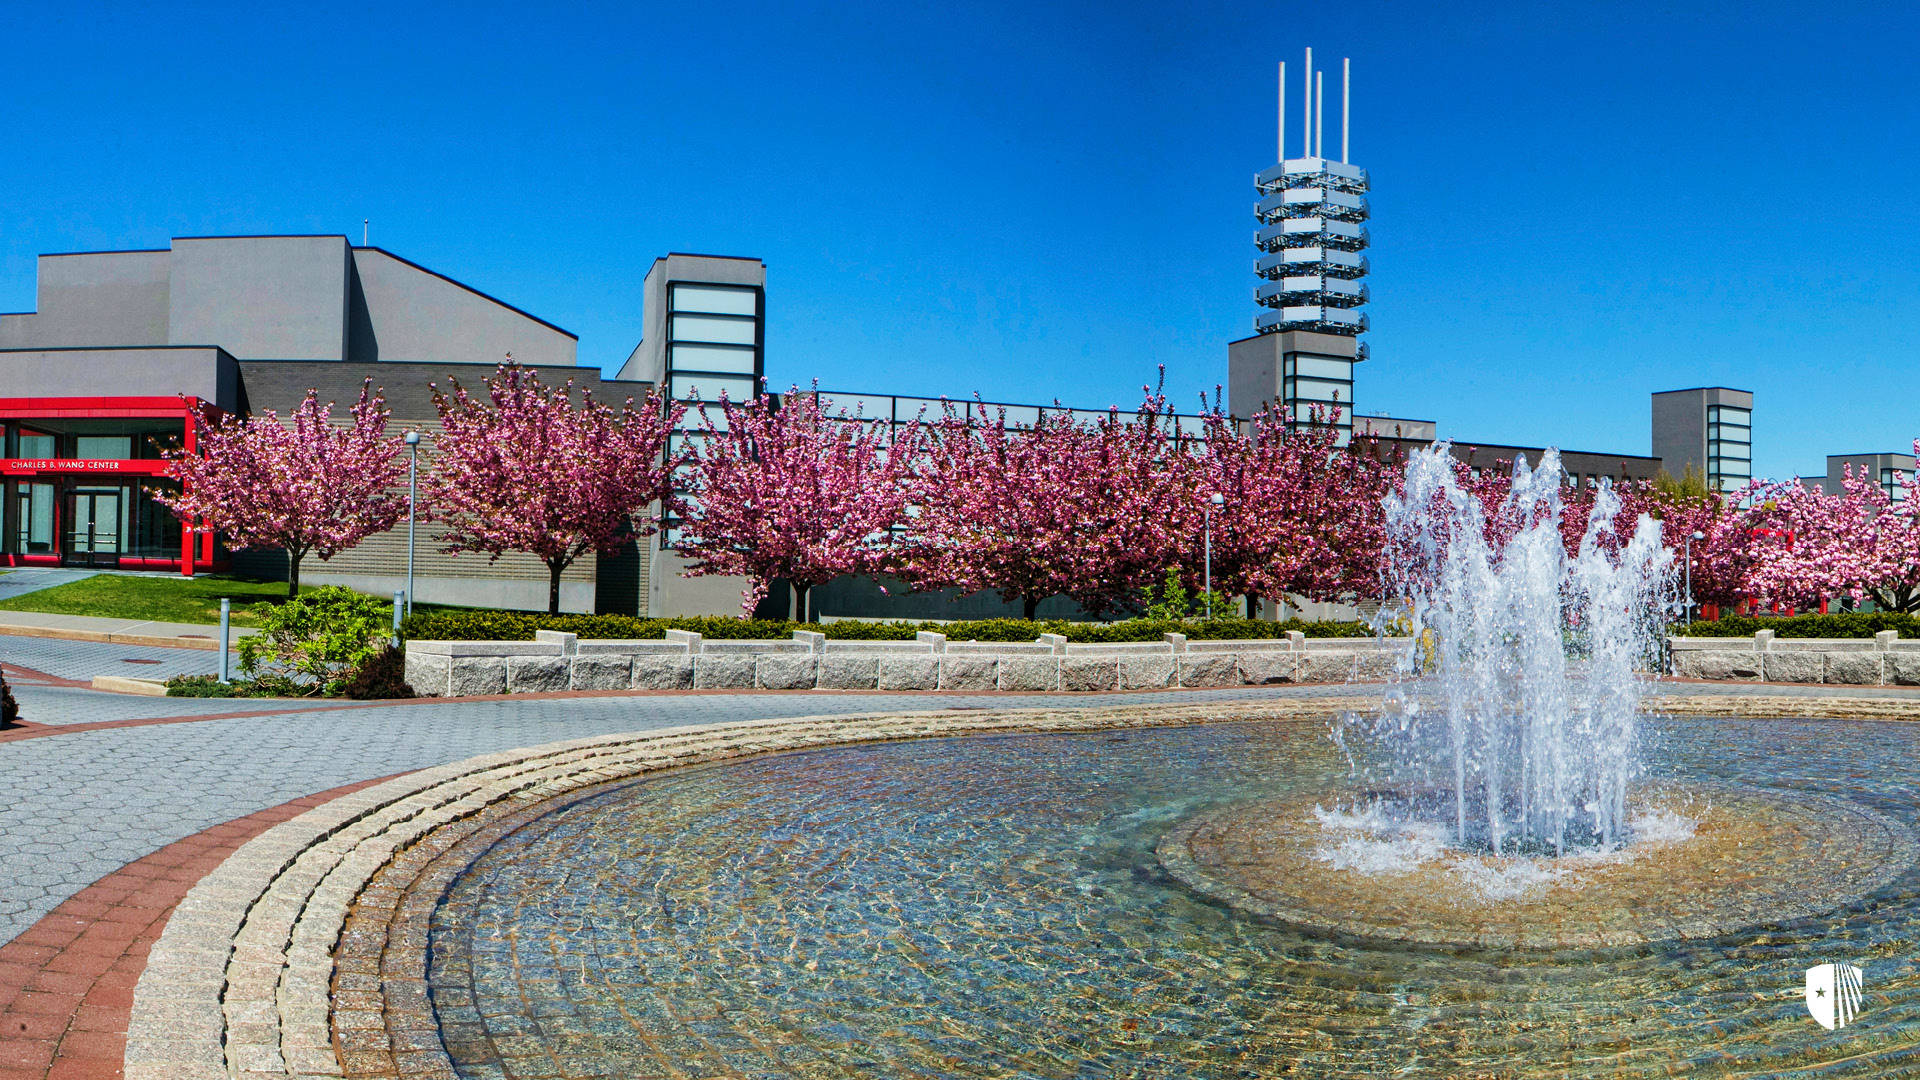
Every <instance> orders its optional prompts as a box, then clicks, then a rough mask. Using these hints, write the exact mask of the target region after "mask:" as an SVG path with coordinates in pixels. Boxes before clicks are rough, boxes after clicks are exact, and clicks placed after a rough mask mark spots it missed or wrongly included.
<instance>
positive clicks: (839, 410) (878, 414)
mask: <svg viewBox="0 0 1920 1080" xmlns="http://www.w3.org/2000/svg"><path fill="white" fill-rule="evenodd" d="M820 411H821V412H822V413H823V414H825V415H827V416H834V415H840V416H849V417H851V416H858V417H860V419H862V420H873V419H880V420H892V419H893V399H892V398H890V397H885V396H883V395H880V394H821V395H820Z"/></svg>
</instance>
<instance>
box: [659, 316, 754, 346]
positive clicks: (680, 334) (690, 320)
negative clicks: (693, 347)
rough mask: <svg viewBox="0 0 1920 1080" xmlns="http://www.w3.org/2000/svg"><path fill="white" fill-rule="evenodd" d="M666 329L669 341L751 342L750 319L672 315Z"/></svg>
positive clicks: (738, 343) (751, 326)
mask: <svg viewBox="0 0 1920 1080" xmlns="http://www.w3.org/2000/svg"><path fill="white" fill-rule="evenodd" d="M670 319H671V321H672V325H671V326H670V327H668V329H667V338H668V339H669V340H671V341H704V342H713V343H715V344H720V345H751V344H753V343H754V342H753V336H754V335H753V331H754V322H753V320H752V319H733V318H723V317H721V316H717V315H673V316H670Z"/></svg>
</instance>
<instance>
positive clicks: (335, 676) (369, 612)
mask: <svg viewBox="0 0 1920 1080" xmlns="http://www.w3.org/2000/svg"><path fill="white" fill-rule="evenodd" d="M390 611H391V609H390V608H389V607H388V605H387V604H384V603H382V602H381V601H379V600H376V599H374V598H373V597H371V596H363V595H361V594H360V593H357V592H354V591H353V590H352V589H347V588H342V587H341V586H338V585H323V586H321V587H320V588H317V589H314V590H312V591H311V592H308V593H306V594H304V595H301V596H298V597H295V598H294V599H292V600H289V601H287V602H286V603H284V604H281V605H279V606H277V607H274V608H272V609H270V610H269V611H268V612H267V614H266V615H265V616H264V617H263V618H262V619H261V621H260V632H259V633H258V634H254V635H252V636H250V637H245V638H242V639H241V640H240V670H241V671H243V672H245V673H247V674H248V675H250V676H254V678H255V681H256V682H262V681H280V682H284V683H287V684H289V685H291V684H297V683H304V684H306V685H307V692H308V693H323V694H333V693H338V692H339V688H340V687H339V684H340V682H341V680H342V679H343V678H345V676H346V675H347V674H348V673H349V672H351V671H353V670H354V669H356V668H358V667H360V666H361V665H362V664H365V663H366V662H367V661H368V660H371V659H372V658H373V656H374V655H375V654H376V653H378V652H379V651H380V650H381V649H383V648H385V647H386V637H387V633H388V623H387V619H388V615H389V612H390Z"/></svg>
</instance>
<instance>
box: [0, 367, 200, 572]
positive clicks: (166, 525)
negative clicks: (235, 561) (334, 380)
mask: <svg viewBox="0 0 1920 1080" xmlns="http://www.w3.org/2000/svg"><path fill="white" fill-rule="evenodd" d="M203 410H204V411H206V412H207V413H209V414H210V415H211V416H217V415H218V410H216V409H213V408H211V407H210V406H209V405H208V404H207V403H206V402H204V401H202V400H201V399H199V398H196V397H182V396H173V397H65V398H52V397H49V398H38V397H32V398H0V426H3V427H4V430H5V442H4V448H0V478H4V481H5V484H6V491H5V500H4V504H3V505H0V510H3V511H4V512H3V513H0V541H3V542H0V564H4V565H7V566H22V565H28V566H97V567H119V568H126V569H148V570H172V569H178V570H179V571H180V572H181V573H182V574H185V575H187V576H189V577H190V576H192V575H193V572H194V570H195V569H196V568H208V569H212V568H216V567H217V562H216V560H222V556H221V553H219V552H218V551H217V550H216V547H215V543H214V536H213V532H212V530H209V529H206V528H204V527H193V526H192V525H190V524H187V523H182V522H180V521H179V520H178V519H176V518H175V517H174V516H173V513H172V511H170V510H168V509H167V508H166V507H164V506H162V505H161V504H160V503H159V502H157V501H155V499H154V498H153V496H154V494H155V493H156V492H160V491H165V490H167V489H168V488H170V487H171V486H173V485H174V484H175V483H176V481H174V480H173V479H172V470H171V469H170V468H169V467H168V465H167V462H166V461H165V459H164V458H162V457H161V454H162V452H164V451H165V450H167V449H170V448H172V447H174V446H183V447H185V449H186V450H187V451H189V452H191V451H192V450H193V449H194V417H195V416H197V415H199V414H201V413H202V411H203Z"/></svg>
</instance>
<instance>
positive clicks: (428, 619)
mask: <svg viewBox="0 0 1920 1080" xmlns="http://www.w3.org/2000/svg"><path fill="white" fill-rule="evenodd" d="M536 630H558V631H562V632H564V633H571V634H578V635H580V636H581V637H583V638H643V639H645V638H658V637H660V636H662V635H663V634H664V633H665V632H666V631H668V630H688V631H692V632H693V633H696V634H700V635H702V636H704V637H709V638H714V639H717V640H739V639H743V638H757V639H781V638H790V637H792V636H793V632H794V631H795V630H813V631H818V632H820V633H823V634H825V635H826V636H827V637H829V638H832V639H834V640H836V641H911V640H913V635H914V634H915V632H917V631H920V630H932V631H935V632H937V633H942V634H945V635H947V637H949V638H951V639H952V640H955V641H1007V642H1016V641H1032V640H1033V639H1034V638H1036V637H1039V636H1040V635H1041V634H1059V635H1061V636H1062V637H1065V638H1066V639H1067V640H1068V641H1074V642H1121V641H1158V640H1160V637H1161V635H1162V634H1166V633H1180V634H1185V635H1187V636H1188V637H1189V638H1193V639H1196V640H1206V641H1220V640H1232V639H1240V638H1276V637H1281V636H1283V635H1285V634H1286V633H1287V632H1288V631H1290V630H1297V631H1299V632H1301V633H1303V634H1305V635H1307V636H1308V637H1319V638H1325V637H1372V636H1373V631H1372V630H1370V629H1368V628H1367V626H1366V625H1365V624H1363V623H1343V622H1305V621H1302V620H1299V619H1289V620H1288V621H1286V622H1281V623H1274V622H1263V621H1260V620H1258V619H1242V618H1220V619H1129V620H1127V621H1125V622H1114V623H1097V622H1070V621H1068V620H1065V619H1046V620H1037V621H1033V622H1029V621H1027V620H1025V619H975V620H971V621H967V622H953V623H931V622H926V623H882V622H859V621H853V620H848V621H842V622H831V623H796V622H787V621H784V620H773V619H731V618H725V617H722V616H712V617H705V618H693V617H689V618H674V619H636V618H632V617H631V616H626V615H537V614H532V613H528V612H520V611H460V612H434V613H430V614H429V613H422V614H419V615H415V616H413V617H412V618H410V619H408V620H407V622H406V626H405V628H404V633H405V635H406V636H407V637H408V638H412V639H416V640H420V641H531V640H533V634H534V631H536Z"/></svg>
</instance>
